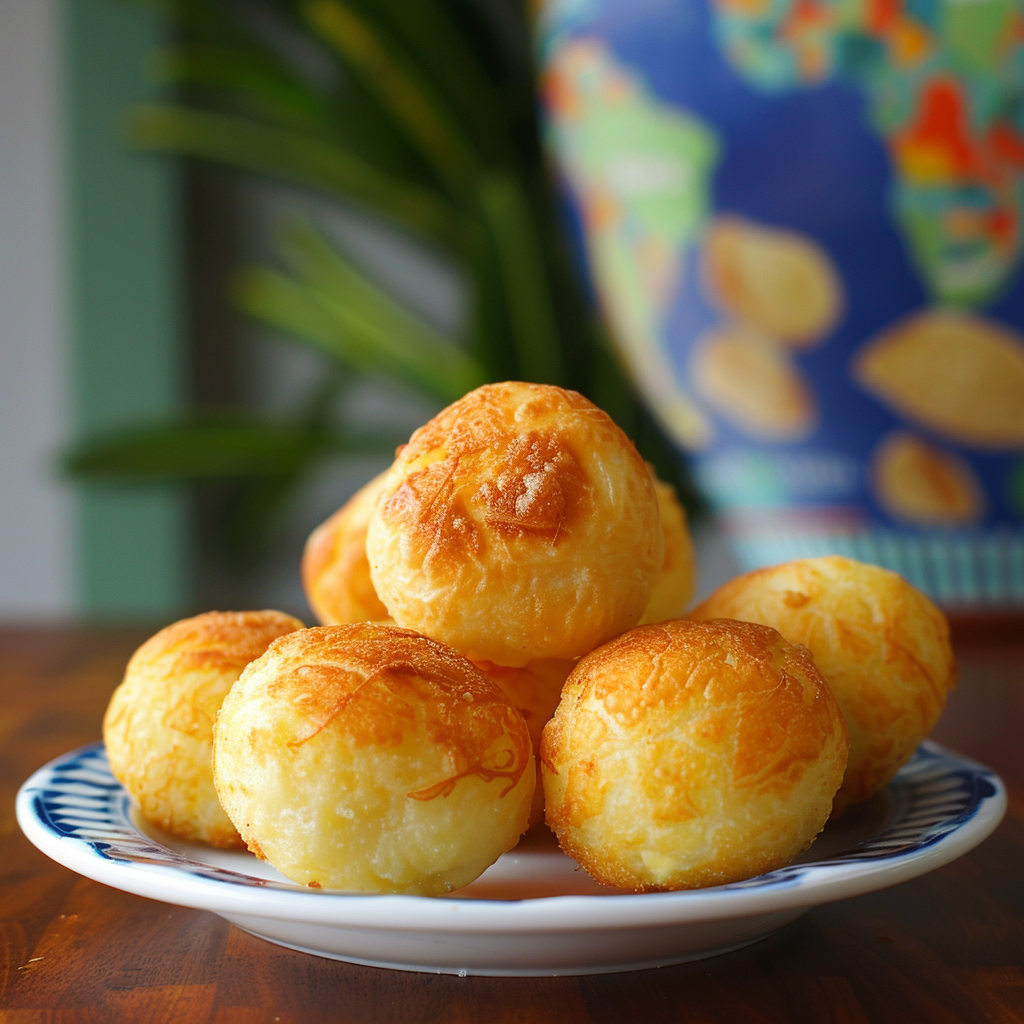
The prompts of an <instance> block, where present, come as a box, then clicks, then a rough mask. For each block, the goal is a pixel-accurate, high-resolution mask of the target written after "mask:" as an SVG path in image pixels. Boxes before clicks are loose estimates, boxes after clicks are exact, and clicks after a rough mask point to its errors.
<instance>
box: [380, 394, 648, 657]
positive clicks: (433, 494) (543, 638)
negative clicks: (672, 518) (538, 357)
mask: <svg viewBox="0 0 1024 1024" xmlns="http://www.w3.org/2000/svg"><path fill="white" fill-rule="evenodd" d="M662 545H663V541H662V534H661V527H660V525H659V521H658V501H657V497H656V496H655V493H654V484H653V481H652V480H651V477H650V474H649V473H648V472H647V467H646V466H645V465H644V462H643V459H641V458H640V456H639V455H638V454H637V451H636V449H635V448H634V447H633V444H632V442H631V441H630V440H629V439H628V438H627V437H626V435H625V434H623V433H622V431H621V430H620V429H619V428H618V427H617V426H616V425H615V424H614V423H613V422H612V421H611V419H610V418H609V417H608V416H607V414H605V413H604V412H602V411H601V410H600V409H598V408H597V407H596V406H595V405H593V404H592V403H591V402H589V401H587V399H585V398H584V397H583V396H582V395H578V394H576V392H574V391H564V390H563V389H561V388H556V387H551V386H549V385H545V384H521V383H516V382H508V383H504V384H488V385H485V386H484V387H481V388H477V390H476V391H471V392H470V393H469V394H468V395H466V396H465V397H463V398H461V399H460V400H459V401H457V402H455V403H454V404H453V405H450V406H449V407H448V408H447V409H445V410H443V411H442V412H440V413H439V414H438V415H437V416H435V417H434V419H432V420H431V421H430V422H429V423H427V424H426V426H423V427H421V428H420V429H419V430H417V431H416V432H415V433H414V434H413V435H412V438H411V440H410V441H409V444H408V445H406V446H405V448H403V449H402V450H401V452H400V454H399V456H398V458H397V459H396V460H395V464H394V466H392V468H391V470H390V471H389V473H388V477H387V480H386V481H385V483H384V491H383V493H382V494H381V496H380V500H379V501H378V503H377V507H376V509H375V510H374V513H373V516H372V517H371V519H370V525H369V529H368V530H367V534H366V553H367V556H368V557H369V560H370V575H371V578H372V580H373V585H374V587H375V588H376V590H377V593H378V594H379V595H380V598H381V600H382V601H383V602H384V604H385V606H386V607H387V609H388V612H389V613H390V614H391V617H392V618H393V619H394V620H395V621H396V622H397V623H398V624H399V625H401V626H406V627H408V628H410V629H415V630H418V631H419V632H421V633H425V634H427V635H428V636H432V637H437V639H439V640H442V641H444V642H445V643H447V644H450V645H451V646H452V647H454V648H455V649H456V650H457V651H459V652H461V653H462V654H465V655H466V657H468V658H472V659H473V660H474V661H493V662H495V663H496V664H498V665H511V666H521V665H525V664H526V663H527V662H528V661H534V660H536V659H538V658H558V659H563V660H565V659H573V658H577V657H579V656H580V655H581V654H585V653H586V652H587V651H589V650H592V649H593V648H594V647H596V646H597V645H598V644H600V643H602V642H603V641H605V640H607V639H608V638H609V637H612V636H615V635H616V634H618V633H621V632H622V631H623V630H624V629H628V628H629V627H630V626H632V625H634V624H635V623H637V622H638V621H639V620H640V616H641V615H643V612H644V609H645V608H646V607H647V601H648V599H649V597H650V593H651V588H652V586H653V584H654V581H655V579H656V577H657V575H658V571H659V570H660V568H661V563H662V554H663V550H662Z"/></svg>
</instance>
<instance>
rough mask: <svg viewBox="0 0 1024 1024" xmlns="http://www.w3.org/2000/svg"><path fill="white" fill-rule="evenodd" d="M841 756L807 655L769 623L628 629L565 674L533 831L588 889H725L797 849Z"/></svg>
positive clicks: (827, 806) (829, 792) (546, 744)
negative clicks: (587, 879)
mask: <svg viewBox="0 0 1024 1024" xmlns="http://www.w3.org/2000/svg"><path fill="white" fill-rule="evenodd" d="M847 749H848V740H847V735H846V725H845V723H844V722H843V716H842V713H841V712H840V710H839V707H838V705H837V704H836V702H835V699H834V698H833V696H832V694H831V693H830V692H829V689H828V686H827V685H826V684H825V682H824V681H823V680H822V678H821V675H820V674H819V673H818V670H817V669H816V668H815V666H814V662H813V661H812V659H811V656H810V653H809V652H808V651H806V650H804V649H803V648H801V647H797V646H795V645H793V644H790V643H789V642H788V641H786V640H784V639H783V638H782V637H781V636H780V635H779V634H778V633H777V632H776V631H775V630H774V629H768V628H767V627H764V626H758V625H755V624H753V623H749V622H732V621H728V620H719V621H714V622H689V621H683V620H675V621H672V622H664V623H661V624H659V625H649V626H640V627H638V628H637V629H634V630H632V631H630V632H629V633H624V634H623V635H622V636H620V637H617V638H616V639H615V640H612V641H611V642H610V643H607V644H605V645H604V646H603V647H600V648H598V650H596V651H594V652H593V653H592V654H589V655H587V656H586V657H585V658H583V659H582V660H581V661H580V663H579V664H578V665H577V666H576V668H575V669H574V670H573V673H572V675H570V676H569V678H568V680H567V681H566V684H565V687H564V688H563V690H562V700H561V703H560V704H559V705H558V710H557V711H556V712H555V717H554V718H553V719H552V720H551V721H550V722H549V723H548V724H547V726H546V727H545V729H544V736H543V739H542V741H541V760H542V764H543V778H544V798H545V802H546V807H547V812H546V813H547V822H548V825H550V826H551V828H552V829H553V830H554V832H555V834H556V835H557V836H558V842H559V844H560V845H561V847H562V849H563V850H564V851H565V852H566V853H567V854H569V856H570V857H573V858H574V859H575V860H576V861H577V862H578V863H579V864H581V865H582V866H583V867H584V868H586V870H587V871H588V872H589V873H590V874H591V875H593V876H594V878H596V879H597V880H598V881H599V882H605V883H607V884H609V885H617V886H619V887H620V888H624V889H634V890H636V891H638V892H649V891H652V890H661V889H690V888H698V887H701V886H708V885H721V884H725V883H728V882H734V881H738V880H739V879H742V878H749V877H751V876H753V875H758V874H761V873H763V872H765V871H771V870H773V869H775V868H778V867H782V866H783V865H784V864H787V863H789V861H790V860H792V858H793V857H795V856H796V855H797V854H798V853H799V852H800V851H801V850H804V849H806V848H807V847H808V846H809V845H810V844H811V842H812V841H813V840H814V837H815V836H816V835H817V834H818V832H819V831H820V830H821V828H822V826H823V825H824V824H825V821H826V819H827V818H828V816H829V811H830V810H831V808H832V796H833V794H834V793H835V791H836V789H837V788H838V787H839V783H840V781H841V780H842V777H843V769H844V768H845V766H846V754H847Z"/></svg>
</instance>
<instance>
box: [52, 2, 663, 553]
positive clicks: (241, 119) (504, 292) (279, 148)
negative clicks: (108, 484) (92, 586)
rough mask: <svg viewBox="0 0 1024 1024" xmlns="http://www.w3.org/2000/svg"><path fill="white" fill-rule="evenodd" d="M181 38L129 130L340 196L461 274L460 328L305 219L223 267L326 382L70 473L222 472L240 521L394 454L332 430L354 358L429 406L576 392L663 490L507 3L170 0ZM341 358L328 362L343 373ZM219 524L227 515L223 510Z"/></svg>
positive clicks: (79, 464) (385, 438) (651, 434)
mask: <svg viewBox="0 0 1024 1024" xmlns="http://www.w3.org/2000/svg"><path fill="white" fill-rule="evenodd" d="M168 2H169V4H170V6H171V7H172V9H173V11H174V13H175V14H176V16H177V17H178V19H179V23H180V26H181V42H180V43H179V44H178V45H176V46H174V47H172V48H170V49H169V50H167V51H166V52H164V53H162V54H160V55H159V59H158V65H157V66H158V68H159V72H160V74H161V75H162V76H163V77H165V78H166V79H167V80H169V81H172V82H174V83H177V84H178V85H179V86H180V87H181V90H180V91H181V94H182V95H183V96H185V97H186V100H185V101H184V102H181V103H177V104H170V105H159V106H148V107H143V108H140V109H137V110H135V111H133V112H132V113H131V122H130V124H131V127H130V135H131V141H132V142H133V144H134V145H136V146H139V147H141V148H144V149H147V150H150V151H153V152H166V153H173V154H181V155H186V156H190V157H194V158H198V159H202V160H207V161H213V162H216V163H220V164H222V165H227V166H229V167H232V168H235V169H237V170H239V171H243V172H246V173H251V174H257V175H264V176H268V177H272V178H276V179H279V180H282V181H285V182H287V183H290V184H292V185H295V186H299V187H302V188H306V189H310V190H313V191H315V192H317V193H320V194H324V195H327V196H328V197H333V198H336V199H338V200H340V201H342V202H344V203H345V204H348V205H352V204H355V205H357V206H359V207H361V208H363V209H364V210H366V211H369V212H370V213H372V214H373V215H375V216H377V217H379V218H381V219H382V220H384V221H386V222H389V223H390V224H392V225H395V226H397V227H398V228H400V229H401V230H402V231H404V232H407V233H408V234H410V235H411V236H413V237H415V238H417V239H419V240H421V241H422V242H424V243H425V244H427V245H428V246H432V247H435V248H436V249H438V250H441V251H443V252H444V253H446V254H448V255H449V256H450V257H452V258H454V260H455V261H456V262H457V263H458V264H459V265H461V266H462V267H463V268H464V269H465V272H466V274H467V277H468V280H469V282H470V285H471V292H472V296H473V304H472V313H471V318H470V319H471V322H470V324H469V329H468V336H467V337H465V338H462V339H456V340H453V339H449V338H445V337H442V336H441V335H440V334H438V333H437V331H436V330H434V329H433V328H432V327H430V326H429V325H428V324H427V323H425V322H424V321H422V320H421V319H420V318H419V317H417V316H416V315H415V314H413V313H412V312H410V311H409V310H408V309H406V308H405V307H403V305H402V304H401V303H399V302H397V301H396V300H395V299H394V298H393V297H391V296H390V295H389V294H388V293H387V292H386V290H385V289H383V288H382V287H381V286H380V285H378V284H376V283H375V282H374V281H372V280H371V279H369V278H368V277H367V276H366V275H365V274H364V273H362V272H361V271H359V270H358V269H357V268H356V267H355V266H354V265H353V264H352V263H351V262H350V261H349V260H348V259H347V257H346V255H345V254H344V253H343V252H341V251H340V250H339V249H338V248H337V246H336V245H334V244H333V243H332V242H330V241H328V240H327V238H326V237H325V236H324V235H323V234H322V233H321V232H319V231H318V230H317V229H316V227H314V226H313V225H311V224H308V223H302V224H294V225H291V226H290V227H289V228H288V229H287V230H286V231H284V232H283V233H282V236H281V238H280V245H279V253H280V257H281V264H282V268H281V269H269V268H263V267H260V268H250V269H247V270H245V271H244V272H242V273H241V274H240V276H239V279H238V282H237V287H236V289H235V299H236V302H237V305H238V306H239V308H240V309H241V310H243V311H244V312H246V313H247V314H249V315H250V316H253V317H255V318H256V319H258V320H260V321H263V322H264V323H266V324H270V325H272V326H273V327H275V328H277V329H278V330H280V331H282V332H284V333H285V334H287V335H290V336H291V337H292V338H294V339H298V340H300V341H301V342H304V343H306V344H308V345H311V346H313V347H314V348H315V349H317V350H318V351H319V352H320V353H321V354H322V355H323V356H324V358H325V373H324V379H323V381H322V382H321V383H320V384H319V385H318V386H317V387H316V388H315V390H314V393H313V394H311V395H309V396H308V397H307V399H306V400H305V401H304V402H303V403H302V404H301V406H300V407H299V408H296V409H295V410H294V411H293V413H292V415H291V416H290V417H289V418H288V419H287V420H286V421H274V422H266V421H260V420H258V419H256V418H254V417H253V416H252V415H246V414H245V413H243V412H237V413H235V414H232V415H231V416H225V415H223V414H220V415H211V414H209V413H197V414H196V415H195V416H193V417H191V418H190V419H188V420H187V421H186V422H177V423H164V424H157V425H148V426H146V427H140V428H134V429H126V430H124V431H122V432H120V433H118V434H116V435H109V436H106V437H103V438H98V439H90V440H87V441H86V442H84V443H83V444H81V445H80V446H79V447H78V448H77V449H76V450H75V451H74V452H72V453H71V455H70V456H69V459H68V466H69V468H70V469H71V471H72V472H74V473H76V474H78V475H82V476H88V477H93V478H96V477H104V476H105V477H108V478H109V477H115V478H119V479H136V480H151V479H161V480H168V479H173V480H192V481H196V480H204V479H222V480H233V481H235V482H236V486H237V487H238V488H239V501H237V502H235V503H234V507H235V508H236V509H237V508H246V509H249V512H250V515H249V521H248V525H247V526H245V527H244V531H245V532H246V535H247V536H252V537H258V536H259V535H260V534H261V532H262V527H263V526H264V525H265V524H266V522H267V521H268V519H269V517H270V516H271V514H272V513H273V511H274V510H275V509H277V508H279V507H280V506H281V505H282V504H283V503H285V502H286V501H287V499H288V496H289V495H290V494H291V493H292V492H293V489H294V486H295V484H296V483H297V482H298V481H299V480H300V479H301V478H302V476H303V475H304V474H305V473H307V472H309V471H311V470H312V468H313V467H315V466H316V465H317V464H318V463H319V462H321V461H322V460H323V459H325V458H336V457H338V456H339V455H340V456H344V455H345V454H349V453H358V452H366V451H371V450H373V451H375V450H387V449H389V448H393V446H394V444H395V443H396V441H399V440H401V439H400V438H396V437H393V436H389V435H387V434H382V433H380V432H377V433H373V432H359V431H353V430H342V429H340V428H338V427H337V426H336V423H337V421H338V420H337V417H336V416H335V415H334V413H335V411H336V407H337V406H338V405H339V404H340V403H343V400H344V392H345V388H344V384H343V380H344V379H345V378H347V377H351V376H352V375H353V374H361V375H369V376H377V377H384V378H387V379H389V380H392V381H398V382H400V383H401V384H402V385H404V386H405V387H407V388H409V389H411V390H412V391H414V392H416V393H418V394H420V395H425V396H427V397H428V398H429V399H430V400H432V401H434V402H436V403H437V404H439V405H440V404H444V403H447V402H450V401H452V400H454V399H455V398H457V397H459V396H460V395H461V394H463V393H464V392H465V391H467V390H469V389H471V388H473V387H475V386H476V385H478V384H481V383H483V382H485V381H487V380H501V379H520V380H534V381H543V382H548V383H554V384H561V385H564V386H567V387H572V388H575V389H577V390H579V391H582V392H583V393H584V394H587V395H588V396H589V397H591V398H592V399H593V400H594V401H596V402H597V403H598V404H600V405H602V406H603V407H604V408H606V409H607V410H608V411H609V413H611V415H612V416H613V417H614V418H615V419H616V420H617V421H618V422H619V423H620V425H621V426H622V427H623V429H625V430H626V431H627V433H629V434H631V436H633V437H634V439H635V440H636V441H637V443H638V445H639V446H640V448H641V450H642V451H643V452H644V454H645V455H646V456H647V457H648V458H649V459H651V460H652V461H653V462H654V463H655V464H656V465H657V467H658V469H659V471H660V473H661V474H662V475H663V476H666V477H668V478H669V479H672V480H674V482H676V483H677V485H679V484H680V483H683V481H682V480H681V479H680V476H679V468H678V462H677V460H676V458H675V456H674V454H673V453H672V450H671V447H670V445H669V444H668V443H667V442H666V441H665V440H664V438H663V437H662V435H661V434H660V432H659V431H658V430H657V428H656V427H655V426H654V425H653V423H652V421H651V420H650V419H649V418H648V416H647V414H646V413H645V412H644V410H643V407H642V406H641V404H640V402H639V400H638V399H637V397H636V395H635V394H634V393H633V391H632V390H631V388H630V386H629V385H628V383H627V378H626V377H625V376H624V375H623V374H622V373H621V371H620V368H619V367H618V365H617V364H616V362H615V360H614V358H613V357H612V356H611V354H610V351H609V349H608V348H607V347H606V345H605V342H604V338H603V336H602V334H601V329H600V327H599V325H598V323H597V321H596V319H595V317H594V315H593V313H592V310H591V308H590V306H589V303H588V302H587V300H586V297H585V296H584V294H583V292H582V289H581V288H580V285H579V283H578V281H577V280H576V277H575V272H574V267H573V265H572V262H571V260H570V259H569V257H568V255H567V252H566V249H565V245H564V242H563V239H562V237H561V233H560V217H559V214H558V209H557V205H558V204H557V200H556V198H555V194H554V191H553V189H552V187H551V182H550V180H549V177H548V174H547V169H546V167H545V163H544V159H543V153H542V149H541V144H540V134H539V128H538V113H537V110H538V107H537V97H536V94H535V82H534V69H533V66H532V63H531V60H530V44H529V26H528V22H527V15H526V12H525V10H524V8H523V6H522V2H521V0H251V2H245V3H235V2H234V0H168ZM339 368H343V369H342V372H339ZM234 527H235V529H236V530H238V529H243V527H242V526H241V525H240V521H239V520H238V519H237V516H236V519H235V522H234Z"/></svg>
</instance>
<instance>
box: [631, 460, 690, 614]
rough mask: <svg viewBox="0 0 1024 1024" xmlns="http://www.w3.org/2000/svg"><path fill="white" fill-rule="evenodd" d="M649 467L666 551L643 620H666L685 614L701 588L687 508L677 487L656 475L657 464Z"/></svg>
mask: <svg viewBox="0 0 1024 1024" xmlns="http://www.w3.org/2000/svg"><path fill="white" fill-rule="evenodd" d="M648 468H649V469H650V470H651V476H652V477H653V479H654V492H655V494H656V495H657V496H658V512H659V515H660V517H661V532H662V537H663V538H664V542H665V554H664V557H663V559H662V563H661V571H660V572H659V573H658V578H657V579H656V580H655V581H654V587H653V589H652V590H651V596H650V598H649V599H648V601H647V610H646V611H645V612H644V614H643V617H642V618H641V620H640V621H641V623H647V622H664V621H665V620H666V619H678V618H680V617H682V615H683V613H684V612H685V611H686V606H687V605H688V604H689V603H690V598H692V597H693V592H694V590H696V588H697V570H696V566H695V564H694V554H693V540H692V539H691V537H690V531H689V529H688V527H687V525H686V510H685V509H684V508H683V506H682V505H680V504H679V498H678V497H677V496H676V492H675V488H674V487H672V485H671V484H667V483H665V482H664V481H663V480H659V479H658V478H657V477H656V476H654V471H653V467H650V466H648Z"/></svg>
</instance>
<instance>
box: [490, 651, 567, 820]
mask: <svg viewBox="0 0 1024 1024" xmlns="http://www.w3.org/2000/svg"><path fill="white" fill-rule="evenodd" d="M575 664H576V663H575V662H574V661H558V660H556V659H554V658H547V659H542V660H541V661H531V662H530V663H529V664H527V665H524V666H523V667H522V668H506V667H504V666H502V665H495V664H494V662H492V661H480V662H477V663H476V665H477V668H479V669H480V670H481V671H482V672H483V673H484V674H485V675H486V676H487V678H488V679H490V680H491V681H492V682H493V683H495V684H496V685H497V686H498V688H499V689H500V690H501V692H502V693H503V694H505V696H506V697H508V699H509V700H510V701H512V703H513V704H515V706H516V707H517V708H519V711H520V713H521V714H522V716H523V718H524V719H525V721H526V727H527V729H529V731H530V743H531V744H532V745H533V752H534V761H535V764H536V774H537V788H536V790H535V791H534V794H533V805H532V806H531V808H530V827H531V828H532V827H533V826H534V825H537V824H539V823H540V822H542V821H543V820H544V787H543V786H542V785H541V781H540V735H541V732H542V731H543V729H544V726H545V725H547V724H548V722H549V721H550V720H551V716H552V715H553V714H554V713H555V708H556V707H558V701H559V699H560V697H561V696H562V685H563V684H564V683H565V680H566V679H567V678H568V676H569V673H570V672H571V671H572V669H573V666H574V665H575Z"/></svg>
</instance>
